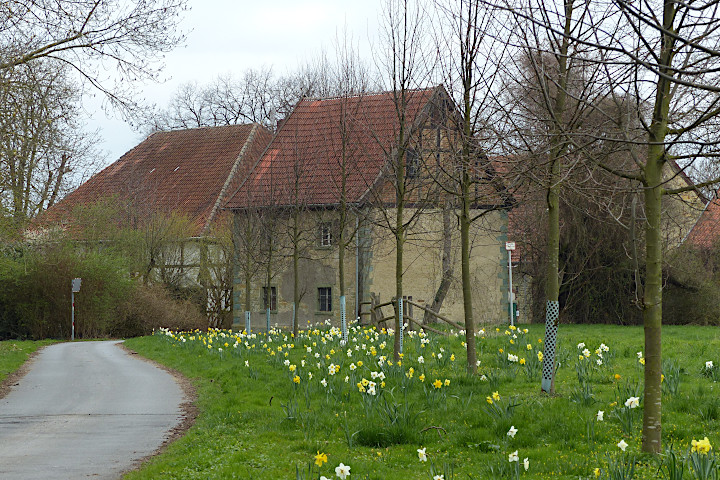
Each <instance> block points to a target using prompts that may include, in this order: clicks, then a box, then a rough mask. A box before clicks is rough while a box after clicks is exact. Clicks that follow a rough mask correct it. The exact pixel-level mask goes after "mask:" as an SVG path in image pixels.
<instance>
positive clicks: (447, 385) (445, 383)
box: [444, 378, 450, 387]
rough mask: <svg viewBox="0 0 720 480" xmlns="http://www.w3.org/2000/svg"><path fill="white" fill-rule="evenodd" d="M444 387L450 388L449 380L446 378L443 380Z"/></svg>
mask: <svg viewBox="0 0 720 480" xmlns="http://www.w3.org/2000/svg"><path fill="white" fill-rule="evenodd" d="M444 385H445V386H446V387H449V386H450V380H448V379H447V378H446V379H445V382H444Z"/></svg>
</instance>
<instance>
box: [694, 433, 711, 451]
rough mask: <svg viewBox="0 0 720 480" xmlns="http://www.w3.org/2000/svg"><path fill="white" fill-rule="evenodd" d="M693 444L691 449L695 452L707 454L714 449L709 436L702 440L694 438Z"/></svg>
mask: <svg viewBox="0 0 720 480" xmlns="http://www.w3.org/2000/svg"><path fill="white" fill-rule="evenodd" d="M691 445H692V447H691V451H692V452H693V453H695V452H697V453H699V454H701V455H707V454H708V453H710V450H712V445H710V440H708V437H705V438H703V439H702V440H695V439H693V441H692V444H691Z"/></svg>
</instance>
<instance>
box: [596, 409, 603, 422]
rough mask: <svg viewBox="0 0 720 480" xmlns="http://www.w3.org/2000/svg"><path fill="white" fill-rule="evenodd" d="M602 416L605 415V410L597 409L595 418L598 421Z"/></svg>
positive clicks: (600, 420)
mask: <svg viewBox="0 0 720 480" xmlns="http://www.w3.org/2000/svg"><path fill="white" fill-rule="evenodd" d="M604 416H605V412H604V411H602V410H598V412H597V414H595V419H596V420H597V421H598V422H602V421H603V418H604Z"/></svg>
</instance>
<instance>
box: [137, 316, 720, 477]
mask: <svg viewBox="0 0 720 480" xmlns="http://www.w3.org/2000/svg"><path fill="white" fill-rule="evenodd" d="M527 329H528V332H527V333H525V332H523V331H522V330H519V331H509V330H507V332H509V334H507V333H506V330H505V328H504V327H501V328H500V329H499V331H495V328H494V327H493V328H492V331H490V329H488V330H489V331H488V332H487V333H486V334H485V335H484V336H482V337H480V338H478V353H479V356H478V358H479V359H480V367H479V373H478V375H476V376H468V375H467V374H466V373H465V367H464V361H465V354H464V348H463V340H464V338H463V337H462V336H461V335H459V336H449V337H440V336H428V337H421V336H420V335H417V334H414V335H413V334H410V335H408V336H406V339H405V356H404V358H403V360H402V362H401V364H400V365H398V364H397V363H395V364H393V362H392V352H391V348H392V336H391V335H389V334H388V333H386V332H374V331H370V330H365V329H357V330H355V331H354V332H352V334H351V338H350V341H349V342H348V344H347V345H341V344H340V342H339V338H338V335H337V332H328V331H327V330H316V331H311V332H307V333H306V334H303V335H301V336H300V337H298V338H297V339H293V338H288V337H289V335H288V334H287V333H283V332H275V333H272V334H271V335H270V337H268V336H266V335H265V334H257V335H255V336H243V335H233V334H229V333H227V332H210V333H209V334H200V333H190V334H175V333H168V334H160V335H155V336H152V337H143V338H137V339H131V340H128V341H127V342H126V344H127V346H128V347H129V348H131V349H133V350H135V351H137V352H139V353H140V354H141V355H144V356H146V357H148V358H151V359H153V360H155V361H158V362H160V363H162V364H165V365H167V366H168V367H170V368H173V369H176V370H178V371H180V372H181V373H182V374H184V375H185V376H187V377H189V378H190V379H191V380H192V381H193V383H194V384H195V386H196V387H197V391H198V408H199V410H200V414H199V416H198V418H197V421H196V424H195V426H194V427H192V428H191V429H190V430H189V431H188V433H187V435H186V436H185V437H183V438H181V439H180V440H178V441H176V442H175V443H173V444H172V445H170V446H169V448H168V449H167V450H166V452H165V453H164V454H163V455H161V456H159V457H157V458H155V459H153V460H151V461H150V462H149V463H148V464H147V465H145V466H144V467H143V468H142V469H141V470H139V471H136V472H131V473H129V474H128V475H127V476H126V477H125V478H126V479H131V480H139V479H170V478H173V479H232V478H242V479H250V478H252V479H297V478H302V479H311V478H312V479H317V478H319V477H320V475H323V476H326V477H328V478H337V477H336V476H335V467H336V466H338V465H339V464H340V463H343V464H345V465H350V466H351V469H352V470H351V475H352V476H351V477H349V478H352V479H371V480H374V479H377V480H380V479H389V480H393V479H398V480H408V479H433V478H434V477H435V476H436V475H441V474H442V475H444V480H451V479H460V478H462V479H481V478H515V479H517V478H523V479H550V478H552V479H573V480H577V479H578V478H580V479H585V478H596V474H597V475H598V476H599V477H600V478H610V477H611V475H614V477H613V478H622V477H617V475H616V474H617V473H618V471H619V469H622V468H629V467H630V466H633V468H634V473H633V475H634V477H632V478H636V479H656V478H664V475H665V469H666V467H667V465H665V466H663V465H662V464H661V460H662V459H663V458H668V457H666V456H664V457H659V458H651V457H647V456H644V455H643V454H641V453H640V444H641V432H640V429H641V424H642V405H643V404H642V398H641V397H642V395H641V392H642V381H643V365H642V362H641V358H643V354H642V350H643V330H642V328H639V327H618V326H598V325H582V326H575V325H573V326H566V325H562V326H561V328H560V339H559V347H558V360H559V368H558V375H557V382H556V388H557V395H556V396H555V397H548V396H546V395H542V394H540V393H539V381H540V379H539V375H540V371H539V369H538V362H536V361H535V359H537V353H538V351H540V350H541V349H542V342H541V339H542V337H543V326H538V325H530V326H527ZM663 333H664V336H663V352H664V358H665V359H666V362H667V363H666V364H665V367H664V374H665V377H666V379H665V382H664V393H663V412H664V415H663V441H664V444H665V445H667V446H670V445H672V446H673V448H674V451H675V452H676V453H677V454H678V455H679V456H681V457H682V456H685V455H687V454H688V452H689V447H690V443H691V440H693V439H702V438H703V437H705V436H708V437H710V442H715V443H717V442H718V441H720V437H718V434H717V432H718V431H720V401H718V400H717V398H718V391H717V385H718V384H717V383H716V382H717V380H719V378H718V376H717V375H715V376H713V375H712V374H711V372H708V370H707V367H706V362H708V361H712V362H713V365H715V366H717V365H718V364H720V358H719V357H718V352H720V330H718V329H717V328H714V327H694V326H677V327H676V326H666V327H664V328H663ZM271 338H272V340H271ZM580 343H584V344H585V345H584V346H582V347H580V346H579V344H580ZM602 345H605V346H607V347H608V349H607V350H603V349H602V348H601V346H602ZM586 348H587V349H588V351H587V352H586V353H584V351H585V349H586ZM598 353H599V355H598ZM421 357H422V359H421ZM580 357H583V358H582V359H581V358H580ZM411 368H412V373H411V370H410V369H411ZM336 369H337V370H336ZM421 376H422V378H421ZM363 379H364V380H363ZM370 382H373V385H372V387H373V388H372V392H373V394H370V390H371V389H370V386H371V385H370ZM438 382H439V383H438ZM361 386H362V388H360V387H361ZM495 392H497V394H496V396H494V393H495ZM634 396H638V397H640V398H639V407H638V408H632V409H631V408H629V407H625V406H624V403H625V402H626V401H627V400H628V399H629V398H630V397H634ZM490 400H493V402H492V403H490ZM599 411H602V412H603V415H602V419H601V420H600V419H599V418H598V412H599ZM511 430H517V432H516V433H515V434H514V436H511V435H508V432H509V431H511ZM621 441H622V442H624V443H626V444H627V445H628V447H627V450H626V451H625V452H623V451H621V450H620V448H619V447H618V446H617V445H618V443H620V442H621ZM418 449H424V450H423V451H424V452H425V454H426V455H427V458H428V461H427V462H423V461H421V458H420V457H421V455H419V454H418ZM318 452H320V453H324V454H326V455H327V458H328V461H327V463H324V462H322V461H321V462H320V463H321V464H322V465H321V466H319V467H318V466H316V465H314V464H313V461H314V459H315V456H316V455H317V454H318ZM515 452H517V457H518V461H511V460H512V459H513V458H514V456H513V454H514V453H515ZM525 458H527V459H528V464H529V466H528V469H527V471H526V470H525V468H524V466H523V460H524V459H525ZM687 465H689V463H687ZM595 469H598V470H597V471H596V470H595ZM685 473H686V475H688V474H691V473H692V471H691V469H689V467H688V470H686V472H685ZM624 478H631V477H628V476H625V477H624ZM687 478H694V477H692V476H688V477H687Z"/></svg>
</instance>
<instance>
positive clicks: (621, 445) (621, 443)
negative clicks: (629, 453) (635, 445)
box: [617, 440, 628, 452]
mask: <svg viewBox="0 0 720 480" xmlns="http://www.w3.org/2000/svg"><path fill="white" fill-rule="evenodd" d="M617 446H618V448H619V449H620V450H622V451H623V452H624V451H625V449H626V448H627V447H628V444H627V442H625V440H620V441H619V442H618V444H617Z"/></svg>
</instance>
